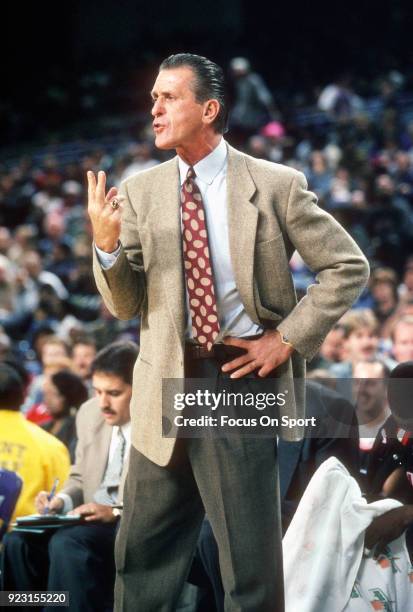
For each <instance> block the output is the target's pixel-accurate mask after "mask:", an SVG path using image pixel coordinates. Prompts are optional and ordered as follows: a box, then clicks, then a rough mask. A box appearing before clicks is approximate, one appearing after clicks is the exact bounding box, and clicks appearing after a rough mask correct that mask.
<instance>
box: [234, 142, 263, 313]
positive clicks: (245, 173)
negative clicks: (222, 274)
mask: <svg viewBox="0 0 413 612" xmlns="http://www.w3.org/2000/svg"><path fill="white" fill-rule="evenodd" d="M255 192H256V186H255V183H254V181H253V179H252V177H251V175H250V173H249V170H248V168H247V164H246V162H245V159H244V156H243V155H241V154H240V153H238V151H236V150H235V149H233V148H232V147H231V146H228V170H227V206H228V228H229V246H230V252H231V262H232V268H233V271H234V276H235V282H236V285H237V289H238V291H239V294H240V296H241V300H242V302H243V304H244V307H245V310H246V312H247V314H248V315H249V317H250V318H251V319H252V320H253V321H256V322H258V314H257V311H256V308H255V303H254V292H253V287H254V283H253V277H254V252H255V238H256V233H257V223H258V210H257V208H256V206H254V204H252V202H251V200H252V197H253V195H254V194H255Z"/></svg>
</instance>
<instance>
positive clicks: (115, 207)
mask: <svg viewBox="0 0 413 612" xmlns="http://www.w3.org/2000/svg"><path fill="white" fill-rule="evenodd" d="M110 205H111V206H112V208H113V210H118V208H119V200H118V199H116V198H113V200H112V201H111V203H110Z"/></svg>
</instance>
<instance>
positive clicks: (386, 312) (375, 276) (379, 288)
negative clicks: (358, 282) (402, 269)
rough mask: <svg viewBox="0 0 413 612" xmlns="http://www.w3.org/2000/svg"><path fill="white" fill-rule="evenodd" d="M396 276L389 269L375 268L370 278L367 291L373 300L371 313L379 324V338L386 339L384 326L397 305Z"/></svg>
mask: <svg viewBox="0 0 413 612" xmlns="http://www.w3.org/2000/svg"><path fill="white" fill-rule="evenodd" d="M397 284H398V283H397V274H396V273H395V271H394V270H392V269H391V268H377V269H376V270H374V271H373V272H372V274H371V276H370V281H369V289H370V293H371V296H372V297H373V299H374V306H373V312H374V314H375V316H376V318H377V320H378V322H379V326H380V336H381V337H387V336H388V335H389V334H390V330H389V329H388V326H387V325H386V324H387V323H388V321H389V319H390V317H391V316H392V315H393V314H394V312H395V310H396V308H397V304H398V299H399V298H398V293H397Z"/></svg>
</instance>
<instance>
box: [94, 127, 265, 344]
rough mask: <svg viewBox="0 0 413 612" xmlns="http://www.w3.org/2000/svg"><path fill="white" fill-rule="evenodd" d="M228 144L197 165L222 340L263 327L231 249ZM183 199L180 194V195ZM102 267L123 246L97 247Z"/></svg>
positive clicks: (182, 172)
mask: <svg viewBox="0 0 413 612" xmlns="http://www.w3.org/2000/svg"><path fill="white" fill-rule="evenodd" d="M227 156H228V153H227V145H226V142H225V140H224V139H223V138H222V139H221V141H220V143H219V144H218V146H217V147H216V148H215V149H214V150H213V151H212V152H211V153H209V155H207V156H206V157H204V158H203V159H201V161H199V162H198V163H197V164H195V165H194V167H193V168H194V171H195V174H196V179H195V181H196V184H197V186H198V188H199V190H200V192H201V195H202V201H203V204H204V209H205V217H206V224H207V231H208V242H209V247H210V249H209V251H210V254H211V258H212V270H213V273H214V285H215V295H216V298H217V310H218V318H219V324H220V334H219V336H218V338H217V340H216V341H217V342H219V341H220V340H221V339H222V338H223V337H225V336H236V337H238V338H240V337H242V336H252V335H255V334H258V333H260V331H262V327H261V326H259V325H257V324H256V323H254V322H253V321H252V320H251V319H250V318H249V316H248V315H247V313H246V312H245V308H244V305H243V304H242V302H241V298H240V295H239V293H238V289H237V287H236V284H235V278H234V272H233V269H232V263H231V254H230V250H229V233H228V207H227V165H228V162H227ZM178 164H179V178H180V188H181V187H182V183H183V182H184V181H185V178H186V175H187V172H188V168H189V165H188V164H187V163H186V162H184V161H183V160H182V159H181V158H180V157H178ZM177 198H179V193H178V194H177ZM95 249H96V252H97V255H98V258H99V261H100V263H101V265H102V268H104V269H108V268H110V267H111V266H112V265H113V264H114V263H115V261H116V257H117V256H118V254H119V249H120V247H119V248H118V249H117V250H116V251H114V252H113V253H105V252H104V251H101V250H100V249H98V247H96V246H95ZM188 304H189V298H188V292H186V306H187V308H186V311H187V324H186V333H185V337H186V339H192V331H191V327H192V325H191V315H190V313H189V307H188Z"/></svg>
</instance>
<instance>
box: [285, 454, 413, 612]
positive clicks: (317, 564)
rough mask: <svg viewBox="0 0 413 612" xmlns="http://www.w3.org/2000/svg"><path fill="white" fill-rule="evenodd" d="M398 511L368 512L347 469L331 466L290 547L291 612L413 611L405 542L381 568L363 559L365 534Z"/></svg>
mask: <svg viewBox="0 0 413 612" xmlns="http://www.w3.org/2000/svg"><path fill="white" fill-rule="evenodd" d="M398 506H400V503H399V502H397V501H396V500H394V499H385V500H380V501H378V502H374V503H372V504H367V502H366V500H365V499H363V497H362V496H361V491H360V488H359V486H358V484H357V482H356V481H355V480H354V478H352V477H351V476H350V474H349V472H348V471H347V470H346V468H345V467H344V466H343V465H342V463H340V461H338V459H336V458H335V457H331V458H330V459H327V461H325V462H324V463H323V464H322V465H321V466H320V467H319V468H318V470H317V471H316V473H315V474H314V476H313V478H312V479H311V481H310V483H309V485H308V487H307V489H306V490H305V492H304V495H303V497H302V499H301V502H300V504H299V506H298V509H297V511H296V513H295V515H294V518H293V520H292V522H291V524H290V527H289V528H288V531H287V533H286V534H285V537H284V540H283V550H284V577H285V597H286V604H285V609H286V612H342V611H344V610H345V611H346V612H362V611H366V612H367V611H370V612H372V611H373V610H385V611H386V612H387V611H388V612H390V611H391V612H408V611H413V583H412V579H413V573H412V568H411V566H410V562H409V556H408V553H407V549H406V544H405V537H404V535H403V536H402V537H401V538H399V539H398V540H395V541H394V542H392V543H391V545H390V546H389V547H388V548H389V550H388V551H386V552H387V554H386V555H385V558H382V559H379V562H377V561H375V560H373V559H372V558H370V557H368V558H366V557H363V550H364V532H365V529H366V528H367V527H368V525H369V524H370V523H371V521H372V520H373V519H374V518H375V517H377V516H380V515H381V514H384V513H385V512H387V511H389V510H391V509H393V508H396V507H398ZM380 606H381V607H380Z"/></svg>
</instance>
